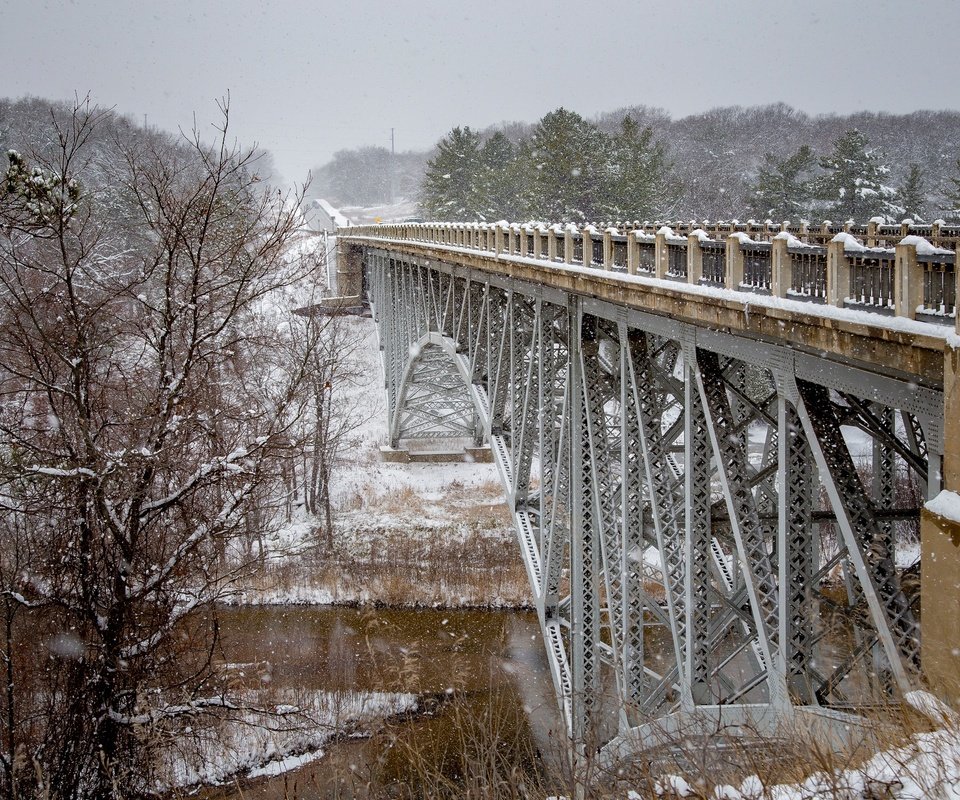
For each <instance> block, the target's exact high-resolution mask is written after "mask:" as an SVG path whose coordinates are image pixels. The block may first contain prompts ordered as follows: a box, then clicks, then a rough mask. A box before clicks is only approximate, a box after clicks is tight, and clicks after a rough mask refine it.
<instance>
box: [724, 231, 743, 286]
mask: <svg viewBox="0 0 960 800" xmlns="http://www.w3.org/2000/svg"><path fill="white" fill-rule="evenodd" d="M726 250H727V271H726V274H725V275H724V276H723V285H724V288H726V289H734V290H735V291H739V289H740V284H741V283H743V248H742V247H741V246H740V237H739V236H737V235H735V234H732V233H731V234H730V235H729V236H728V237H727V242H726Z"/></svg>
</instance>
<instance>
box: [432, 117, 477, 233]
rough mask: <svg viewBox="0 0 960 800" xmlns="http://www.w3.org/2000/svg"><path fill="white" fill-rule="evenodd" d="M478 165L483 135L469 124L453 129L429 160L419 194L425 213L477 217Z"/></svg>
mask: <svg viewBox="0 0 960 800" xmlns="http://www.w3.org/2000/svg"><path fill="white" fill-rule="evenodd" d="M479 168H480V135H479V134H478V133H476V132H475V131H472V130H470V128H469V126H466V127H463V128H459V127H458V128H454V129H453V130H452V131H450V133H449V134H447V136H445V137H444V138H443V139H441V140H440V143H439V144H438V145H437V154H436V155H435V156H434V157H433V158H431V159H430V161H429V162H427V170H426V174H425V175H424V178H423V185H422V187H421V197H420V205H421V207H422V208H423V210H424V212H425V213H426V215H427V216H428V217H430V219H434V220H445V221H450V222H454V221H460V222H467V221H472V220H475V219H476V218H477V216H478V213H477V208H476V196H477V195H476V182H477V173H478V171H479Z"/></svg>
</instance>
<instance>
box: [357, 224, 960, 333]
mask: <svg viewBox="0 0 960 800" xmlns="http://www.w3.org/2000/svg"><path fill="white" fill-rule="evenodd" d="M921 233H927V234H929V238H928V237H927V236H922V235H921ZM341 235H343V236H346V237H350V236H372V237H376V238H386V239H398V240H408V241H415V242H418V243H423V244H427V245H429V244H435V245H444V246H453V247H461V248H466V249H471V250H477V251H482V252H486V253H491V254H494V255H495V256H499V255H508V256H515V257H521V258H532V259H538V260H542V261H549V262H551V263H563V264H570V265H574V266H581V267H587V268H591V269H597V270H607V271H613V272H626V273H629V274H632V275H648V276H651V277H656V278H661V279H668V280H671V281H674V282H685V283H688V284H694V285H706V286H717V287H723V288H726V289H732V290H735V291H742V292H755V293H763V294H770V295H773V296H775V297H784V298H790V299H795V300H807V301H810V302H813V303H829V304H830V305H834V306H839V307H853V308H858V309H862V310H867V311H872V312H879V313H884V314H888V315H891V314H892V315H896V316H900V317H906V318H909V319H922V320H926V321H930V322H936V323H940V324H945V323H946V324H949V323H951V322H952V323H953V325H954V326H955V327H956V329H957V331H958V333H960V323H958V321H957V296H958V294H960V291H958V287H957V283H958V270H957V252H958V250H960V226H946V225H943V224H939V223H933V224H932V225H922V226H911V225H909V224H906V223H904V224H901V225H885V224H881V223H880V222H878V221H871V222H870V223H868V224H867V225H856V224H853V223H851V222H848V223H845V224H844V225H836V224H834V223H831V222H825V223H823V225H821V226H820V227H819V229H817V230H815V231H814V230H811V229H810V228H809V226H807V225H805V224H800V225H789V224H782V225H778V224H773V223H764V224H762V225H760V224H757V223H752V222H749V223H738V222H732V223H714V224H712V225H709V226H706V227H704V226H698V225H696V223H694V222H686V223H679V224H678V225H677V227H676V228H672V227H670V226H668V225H661V226H660V227H659V228H657V229H656V230H653V229H652V225H650V224H648V223H643V224H642V225H640V226H639V227H632V226H629V225H626V224H623V223H620V224H617V225H614V226H610V227H607V228H606V229H605V230H604V231H602V232H601V231H599V230H598V229H597V228H595V227H593V226H592V225H588V226H584V227H583V228H577V227H576V226H574V225H569V224H568V225H566V226H560V225H551V226H545V225H542V224H525V225H520V224H517V223H505V222H500V223H496V224H494V225H489V224H487V223H480V224H463V223H457V224H451V223H404V224H397V225H392V224H385V225H368V226H357V227H351V228H348V229H343V230H341ZM828 237H829V238H828ZM938 242H940V243H944V242H946V243H952V244H951V246H950V247H949V248H947V247H944V246H942V244H937V243H938Z"/></svg>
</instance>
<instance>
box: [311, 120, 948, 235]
mask: <svg viewBox="0 0 960 800" xmlns="http://www.w3.org/2000/svg"><path fill="white" fill-rule="evenodd" d="M625 120H629V121H628V122H627V128H626V129H625V128H624V122H625ZM854 131H855V132H856V133H857V134H858V136H855V135H854V133H853V132H854ZM551 148H552V149H551ZM958 155H960V113H958V112H954V111H916V112H913V113H911V114H888V113H873V112H866V111H863V112H856V113H851V114H843V115H841V114H831V115H809V114H806V113H804V112H802V111H799V110H797V109H794V108H792V107H790V106H788V105H786V104H783V103H778V104H773V105H766V106H755V107H742V106H731V107H723V108H715V109H711V110H709V111H706V112H704V113H702V114H694V115H690V116H687V117H683V118H680V119H673V118H672V117H671V116H670V115H669V114H668V113H667V112H666V111H664V110H662V109H658V108H650V107H647V106H642V105H639V106H630V107H625V108H621V109H618V110H616V111H611V112H609V113H606V114H601V115H598V116H597V117H595V118H594V119H592V120H587V119H584V118H583V117H581V116H580V115H578V114H576V113H575V112H573V111H569V110H566V109H557V110H555V111H552V112H550V113H548V114H546V115H545V116H544V117H543V118H542V119H541V120H539V121H538V122H536V123H506V124H501V125H496V126H491V127H489V128H486V129H484V130H481V131H471V130H470V129H469V128H463V127H456V128H454V129H453V130H452V131H451V132H450V133H448V134H447V135H446V136H445V137H444V138H443V139H441V140H440V142H438V144H437V146H436V147H435V148H434V149H433V150H432V151H430V152H424V153H412V152H410V153H403V154H398V155H397V156H396V157H395V159H394V160H393V163H392V165H391V157H390V152H389V151H388V150H386V148H375V147H367V148H358V149H355V150H344V151H340V152H338V153H336V154H335V156H334V158H333V159H332V160H331V161H330V162H329V163H328V164H326V165H324V166H323V167H321V168H319V169H318V170H317V171H315V173H314V185H313V187H312V189H311V194H312V195H314V196H324V197H327V199H329V200H331V202H333V203H335V204H338V205H362V204H371V203H375V202H385V201H387V200H389V199H390V197H391V196H392V197H400V196H404V197H407V198H416V199H417V200H419V202H420V203H421V207H422V210H423V213H424V215H425V216H430V217H431V218H435V219H464V220H476V219H487V220H492V219H500V218H505V217H509V218H513V219H524V218H547V217H549V218H550V219H551V220H555V219H556V220H560V221H565V220H567V219H569V220H571V221H585V220H589V221H594V222H602V221H606V220H612V219H616V218H621V219H634V218H646V217H651V218H653V217H658V218H682V219H687V218H697V219H723V218H727V219H729V218H733V217H746V216H753V217H756V218H766V217H771V218H779V217H780V216H782V214H783V213H784V212H785V211H788V212H789V213H791V215H793V216H805V215H809V216H810V217H811V218H816V217H823V216H828V215H831V214H833V215H836V216H839V214H838V212H840V213H842V210H843V208H844V204H843V203H841V202H839V201H840V199H841V197H842V196H843V194H844V193H846V194H847V199H851V198H850V195H851V194H853V193H857V194H859V195H860V197H861V199H867V200H868V201H869V202H866V203H863V204H862V209H861V208H859V207H856V206H855V207H854V209H853V213H855V214H856V215H857V216H862V215H863V214H864V213H866V214H867V216H868V217H869V216H874V215H875V214H877V213H878V214H880V215H883V216H887V217H890V218H902V217H903V216H911V217H913V218H916V219H923V220H927V221H929V220H933V219H936V218H938V217H944V218H948V219H949V218H956V217H957V214H958V211H957V209H958V208H960V164H958ZM843 163H848V164H849V165H850V169H849V170H847V172H850V173H852V174H850V175H841V174H840V173H841V172H843V170H842V169H841V165H842V164H843ZM445 176H449V177H445ZM831 177H833V178H835V180H833V181H831ZM844 181H848V182H849V183H850V187H851V188H849V189H845V188H844V185H843V182H844ZM787 195H788V196H787ZM561 196H562V197H561ZM548 197H549V200H548ZM558 198H560V199H558ZM564 198H565V199H564ZM881 201H882V202H881ZM784 203H786V206H784Z"/></svg>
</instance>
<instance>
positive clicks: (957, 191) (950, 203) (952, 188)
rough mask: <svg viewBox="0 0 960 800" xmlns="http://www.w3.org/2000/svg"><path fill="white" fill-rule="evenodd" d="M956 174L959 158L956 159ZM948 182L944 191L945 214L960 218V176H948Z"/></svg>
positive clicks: (959, 167)
mask: <svg viewBox="0 0 960 800" xmlns="http://www.w3.org/2000/svg"><path fill="white" fill-rule="evenodd" d="M957 175H958V176H960V158H958V159H957ZM949 180H950V184H949V185H948V188H947V191H946V192H945V193H944V198H945V199H946V205H947V209H946V210H947V214H948V216H949V217H951V218H952V219H957V218H960V177H956V178H954V177H952V176H951V177H950V178H949Z"/></svg>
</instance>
